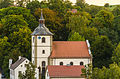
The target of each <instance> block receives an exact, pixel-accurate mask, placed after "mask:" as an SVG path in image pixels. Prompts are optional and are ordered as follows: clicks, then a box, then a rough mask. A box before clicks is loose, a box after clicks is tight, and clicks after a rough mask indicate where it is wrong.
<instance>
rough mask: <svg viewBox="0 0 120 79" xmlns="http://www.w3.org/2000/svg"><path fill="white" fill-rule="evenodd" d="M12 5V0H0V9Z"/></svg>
mask: <svg viewBox="0 0 120 79" xmlns="http://www.w3.org/2000/svg"><path fill="white" fill-rule="evenodd" d="M11 5H12V1H10V0H1V1H0V9H1V8H6V7H9V6H11Z"/></svg>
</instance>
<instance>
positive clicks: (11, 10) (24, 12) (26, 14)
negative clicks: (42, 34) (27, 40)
mask: <svg viewBox="0 0 120 79" xmlns="http://www.w3.org/2000/svg"><path fill="white" fill-rule="evenodd" d="M0 11H1V12H0V19H2V18H3V17H5V16H7V15H21V16H23V19H24V20H25V21H26V22H27V24H28V27H30V29H32V31H33V29H34V28H35V27H37V25H38V21H36V18H35V17H34V16H33V15H32V14H31V13H30V10H28V9H26V8H22V7H8V8H4V9H1V10H0ZM18 19H19V18H18ZM24 26H25V25H24Z"/></svg>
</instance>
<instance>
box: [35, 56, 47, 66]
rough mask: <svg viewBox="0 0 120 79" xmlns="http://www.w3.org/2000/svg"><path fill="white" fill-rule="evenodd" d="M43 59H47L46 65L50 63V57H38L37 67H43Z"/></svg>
mask: <svg viewBox="0 0 120 79" xmlns="http://www.w3.org/2000/svg"><path fill="white" fill-rule="evenodd" d="M42 61H45V63H46V66H47V65H48V58H44V57H43V58H38V59H37V67H39V66H40V67H42Z"/></svg>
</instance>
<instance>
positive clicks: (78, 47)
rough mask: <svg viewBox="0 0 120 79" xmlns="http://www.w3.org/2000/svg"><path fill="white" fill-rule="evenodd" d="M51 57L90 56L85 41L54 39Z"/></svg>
mask: <svg viewBox="0 0 120 79" xmlns="http://www.w3.org/2000/svg"><path fill="white" fill-rule="evenodd" d="M50 57H51V58H64V57H65V58H66V57H70V58H72V57H73V58H90V54H89V52H88V47H87V43H86V42H85V41H54V42H53V50H52V54H51V56H50Z"/></svg>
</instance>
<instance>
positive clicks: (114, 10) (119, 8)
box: [112, 6, 120, 16]
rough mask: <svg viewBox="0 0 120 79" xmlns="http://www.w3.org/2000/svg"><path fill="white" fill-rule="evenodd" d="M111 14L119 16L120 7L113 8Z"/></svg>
mask: <svg viewBox="0 0 120 79" xmlns="http://www.w3.org/2000/svg"><path fill="white" fill-rule="evenodd" d="M112 13H113V14H114V16H118V15H120V6H117V7H115V8H114V9H113V11H112Z"/></svg>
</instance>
